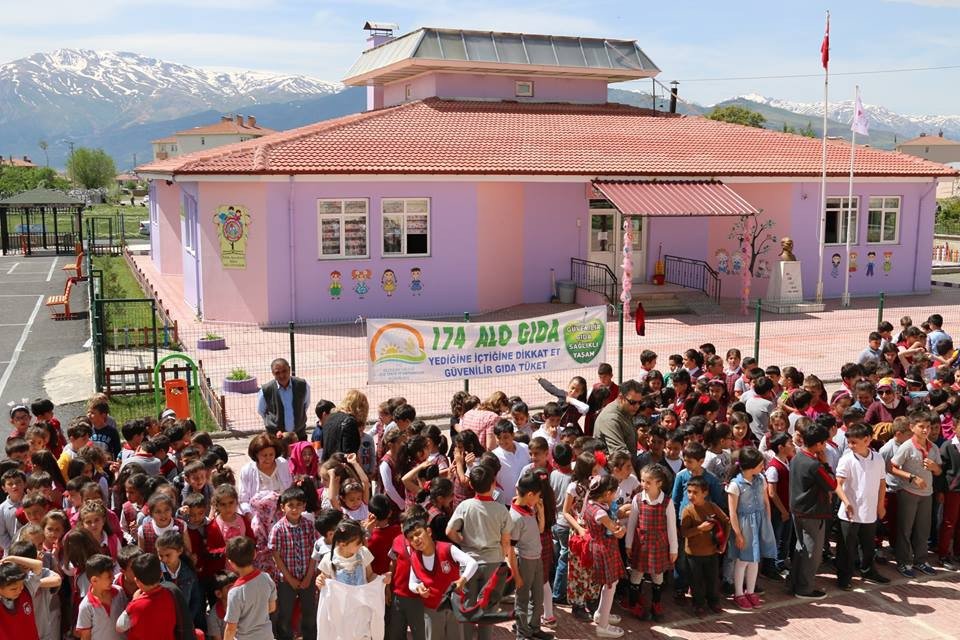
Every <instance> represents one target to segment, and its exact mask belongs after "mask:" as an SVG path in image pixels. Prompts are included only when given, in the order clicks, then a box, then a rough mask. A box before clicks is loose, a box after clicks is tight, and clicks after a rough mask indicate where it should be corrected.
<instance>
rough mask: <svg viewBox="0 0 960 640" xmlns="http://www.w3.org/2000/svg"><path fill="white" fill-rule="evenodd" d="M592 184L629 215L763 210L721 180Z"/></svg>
mask: <svg viewBox="0 0 960 640" xmlns="http://www.w3.org/2000/svg"><path fill="white" fill-rule="evenodd" d="M593 186H595V187H596V188H597V189H598V190H599V191H600V193H602V194H603V195H604V196H606V197H607V199H608V200H609V201H610V202H612V203H613V204H614V206H616V207H617V209H619V210H620V211H621V212H623V213H625V214H628V215H638V216H654V217H677V216H745V215H752V214H756V213H760V210H759V209H757V208H756V207H754V206H753V205H752V204H750V203H749V202H747V201H746V200H744V199H743V198H741V197H740V196H739V195H738V194H737V193H736V192H735V191H734V190H733V189H731V188H730V187H728V186H727V185H725V184H723V183H722V182H720V181H718V180H690V181H678V180H663V181H660V182H654V181H652V180H594V181H593Z"/></svg>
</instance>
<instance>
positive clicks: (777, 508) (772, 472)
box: [763, 433, 797, 580]
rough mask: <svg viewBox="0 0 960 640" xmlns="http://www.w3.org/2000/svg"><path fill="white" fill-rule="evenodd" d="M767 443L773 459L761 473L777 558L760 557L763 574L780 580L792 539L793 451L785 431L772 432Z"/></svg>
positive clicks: (794, 451)
mask: <svg viewBox="0 0 960 640" xmlns="http://www.w3.org/2000/svg"><path fill="white" fill-rule="evenodd" d="M767 446H768V447H769V450H770V452H771V453H773V458H771V459H770V461H769V463H768V464H767V470H766V471H765V472H764V476H765V477H766V480H767V495H768V496H769V498H770V519H771V520H772V522H773V536H774V538H776V540H777V557H776V558H775V559H773V558H764V561H763V564H764V569H763V574H764V575H765V576H767V577H768V578H771V579H772V580H781V579H782V575H783V572H784V571H785V570H786V560H787V555H788V554H789V553H790V541H791V540H792V538H793V523H792V522H791V520H790V460H791V459H792V458H793V456H794V455H795V454H796V452H797V450H796V447H794V444H793V439H792V438H791V437H790V434H789V433H777V434H774V435H773V437H772V438H770V441H769V442H768V443H767Z"/></svg>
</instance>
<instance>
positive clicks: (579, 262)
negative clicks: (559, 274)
mask: <svg viewBox="0 0 960 640" xmlns="http://www.w3.org/2000/svg"><path fill="white" fill-rule="evenodd" d="M570 279H571V280H573V281H574V282H575V283H576V285H577V288H578V289H586V290H587V291H592V292H594V293H599V294H600V295H602V296H604V297H605V298H606V299H607V301H608V302H610V303H613V302H615V301H616V299H617V275H616V274H615V273H614V272H613V270H612V269H611V268H610V267H609V266H607V265H605V264H603V263H602V262H591V261H590V260H583V259H581V258H570Z"/></svg>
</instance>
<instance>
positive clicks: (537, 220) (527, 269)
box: [522, 182, 589, 303]
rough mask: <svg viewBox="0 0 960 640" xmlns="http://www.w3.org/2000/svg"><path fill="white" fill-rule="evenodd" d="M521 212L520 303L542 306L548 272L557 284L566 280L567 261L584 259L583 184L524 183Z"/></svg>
mask: <svg viewBox="0 0 960 640" xmlns="http://www.w3.org/2000/svg"><path fill="white" fill-rule="evenodd" d="M523 208H524V216H523V237H524V252H523V274H522V278H523V301H524V302H530V303H532V302H546V301H548V300H549V299H550V294H551V291H550V269H551V268H553V269H554V270H555V272H556V277H557V280H567V279H569V278H570V258H572V257H578V258H586V237H587V225H588V224H589V213H588V203H587V198H586V193H585V190H584V187H583V183H582V182H574V183H562V182H561V183H558V182H529V183H526V184H525V185H524V189H523ZM578 221H579V226H578Z"/></svg>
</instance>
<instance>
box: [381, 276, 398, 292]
mask: <svg viewBox="0 0 960 640" xmlns="http://www.w3.org/2000/svg"><path fill="white" fill-rule="evenodd" d="M380 286H381V287H382V288H383V290H384V292H385V293H386V294H387V297H388V298H389V297H391V296H393V292H394V291H396V290H397V274H396V273H394V272H393V269H384V271H383V275H382V276H380Z"/></svg>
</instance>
